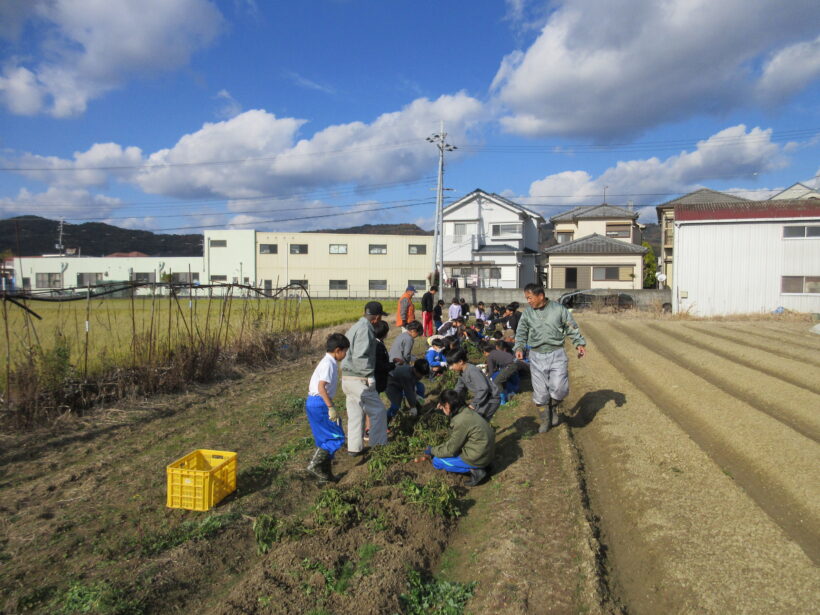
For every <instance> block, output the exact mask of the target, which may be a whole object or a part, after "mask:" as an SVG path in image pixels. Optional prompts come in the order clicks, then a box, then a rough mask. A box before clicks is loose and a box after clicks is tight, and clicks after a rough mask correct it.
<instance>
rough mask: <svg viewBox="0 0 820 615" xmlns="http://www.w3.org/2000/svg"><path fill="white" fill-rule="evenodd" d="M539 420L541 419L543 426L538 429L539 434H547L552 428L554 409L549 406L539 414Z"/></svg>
mask: <svg viewBox="0 0 820 615" xmlns="http://www.w3.org/2000/svg"><path fill="white" fill-rule="evenodd" d="M538 418H539V419H541V425H540V426H539V427H538V433H547V432H548V431H549V430H550V427H552V408H551V407H550V406H547V407H546V408H544V409H543V410H542V411H541V412H539V413H538Z"/></svg>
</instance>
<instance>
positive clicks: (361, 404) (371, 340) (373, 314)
mask: <svg viewBox="0 0 820 615" xmlns="http://www.w3.org/2000/svg"><path fill="white" fill-rule="evenodd" d="M382 316H387V314H386V313H385V312H384V309H383V308H382V304H381V303H379V302H378V301H370V302H369V303H368V304H367V305H365V306H364V316H362V317H361V318H360V319H359V320H358V321H357V322H356V324H354V325H353V326H352V327H350V329H349V330H348V332H347V335H346V337H347V339H348V340H350V350H348V351H347V356H346V357H345V358H344V360H343V361H342V390H343V391H344V393H345V396H346V397H347V452H348V454H349V455H358V454H360V453H361V452H362V448H364V424H365V422H364V417H365V415H367V416H368V417H369V418H370V445H371V446H379V445H383V444H387V409H386V408H385V407H384V404H383V403H382V401H381V399H380V398H379V394H378V393H377V392H376V378H375V372H376V334H375V332H374V330H373V325H374V324H376V323H377V322H379V321H380V320H381V319H382Z"/></svg>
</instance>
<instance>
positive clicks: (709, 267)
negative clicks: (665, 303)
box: [672, 199, 820, 316]
mask: <svg viewBox="0 0 820 615" xmlns="http://www.w3.org/2000/svg"><path fill="white" fill-rule="evenodd" d="M672 307H673V311H674V312H689V313H691V314H693V315H696V316H717V315H727V314H744V313H765V312H772V311H774V310H776V309H777V308H780V307H782V308H785V309H788V310H793V311H796V312H809V313H820V200H817V199H808V200H782V201H762V202H761V201H757V202H755V201H746V202H739V203H697V204H687V205H678V206H676V207H675V277H674V280H673V285H672Z"/></svg>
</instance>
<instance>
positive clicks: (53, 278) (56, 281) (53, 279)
mask: <svg viewBox="0 0 820 615" xmlns="http://www.w3.org/2000/svg"><path fill="white" fill-rule="evenodd" d="M34 281H35V283H36V285H37V288H62V287H63V274H62V273H38V274H37V276H36V278H35V280H34Z"/></svg>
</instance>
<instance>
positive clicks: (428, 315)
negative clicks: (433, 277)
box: [421, 286, 438, 337]
mask: <svg viewBox="0 0 820 615" xmlns="http://www.w3.org/2000/svg"><path fill="white" fill-rule="evenodd" d="M437 292H438V286H431V287H430V290H428V291H427V292H426V293H424V294H423V295H422V296H421V324H422V326H423V327H424V336H425V337H430V336H431V335H433V310H434V308H435V307H436V293H437Z"/></svg>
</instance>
